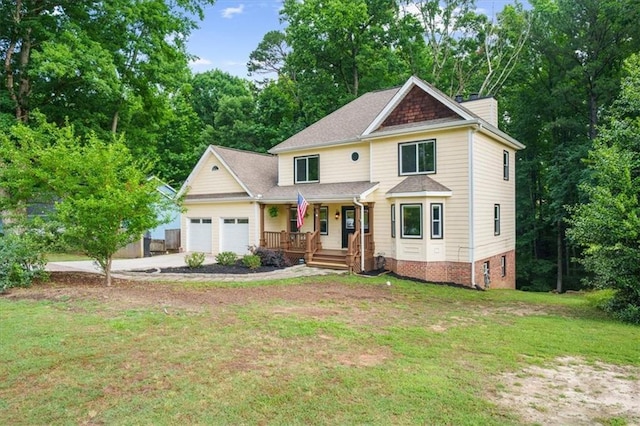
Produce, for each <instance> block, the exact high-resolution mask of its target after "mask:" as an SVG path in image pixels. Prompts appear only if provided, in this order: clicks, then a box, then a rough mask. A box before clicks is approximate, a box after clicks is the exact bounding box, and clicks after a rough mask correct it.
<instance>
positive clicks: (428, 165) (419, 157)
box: [399, 139, 436, 175]
mask: <svg viewBox="0 0 640 426" xmlns="http://www.w3.org/2000/svg"><path fill="white" fill-rule="evenodd" d="M399 150H400V154H399V157H400V160H399V163H400V165H399V167H400V174H401V175H415V174H420V173H435V172H436V141H435V139H430V140H428V141H420V142H409V143H403V144H400V146H399Z"/></svg>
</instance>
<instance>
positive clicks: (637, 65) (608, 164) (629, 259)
mask: <svg viewBox="0 0 640 426" xmlns="http://www.w3.org/2000/svg"><path fill="white" fill-rule="evenodd" d="M626 64H627V67H626V69H627V72H628V76H627V77H626V78H625V79H624V80H623V84H622V90H621V94H620V97H619V99H618V100H617V101H616V102H615V103H614V105H613V107H612V108H611V110H610V117H609V119H608V120H607V121H606V122H605V124H604V125H603V126H601V127H600V134H599V136H598V138H597V141H596V144H595V146H594V149H593V150H591V152H590V153H589V164H590V165H589V171H590V172H591V176H590V179H589V180H587V181H585V182H584V183H583V184H582V185H581V189H582V190H583V191H584V192H585V193H586V196H587V199H588V201H587V202H586V203H584V204H582V205H578V206H576V207H575V211H574V213H575V214H574V215H573V217H572V219H571V221H570V223H571V229H570V230H569V236H570V237H572V238H573V239H574V241H575V242H577V243H578V244H580V245H581V246H583V247H584V248H585V251H584V258H583V259H582V263H583V265H584V267H585V268H586V270H587V271H588V272H590V273H591V274H592V275H591V277H590V281H591V282H592V283H593V284H595V285H596V286H598V287H612V288H615V289H617V294H616V296H615V298H614V300H613V301H612V302H613V303H612V304H611V305H610V306H609V309H611V310H612V311H613V312H614V313H615V314H616V315H617V316H619V317H620V318H622V319H624V320H627V321H630V322H635V323H638V324H640V264H639V263H638V259H640V55H637V54H636V55H634V56H632V57H630V58H629V59H628V60H627V62H626Z"/></svg>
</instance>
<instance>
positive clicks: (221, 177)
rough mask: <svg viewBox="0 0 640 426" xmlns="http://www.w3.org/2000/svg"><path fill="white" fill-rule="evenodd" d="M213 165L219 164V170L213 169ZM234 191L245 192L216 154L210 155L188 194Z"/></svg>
mask: <svg viewBox="0 0 640 426" xmlns="http://www.w3.org/2000/svg"><path fill="white" fill-rule="evenodd" d="M213 166H218V170H216V171H212V170H211V169H212V168H213ZM233 192H245V190H244V189H243V188H242V186H240V184H239V183H238V181H237V180H235V178H234V177H233V176H232V175H231V173H229V171H228V170H227V169H226V168H225V167H224V166H223V165H222V163H221V162H220V161H219V160H218V159H217V158H216V157H215V156H213V155H210V156H209V158H208V159H207V161H206V162H205V163H204V166H203V167H202V168H201V169H200V171H199V172H198V174H197V175H196V176H195V177H194V179H193V181H192V182H191V187H190V188H189V192H188V193H187V194H190V195H197V194H221V193H233Z"/></svg>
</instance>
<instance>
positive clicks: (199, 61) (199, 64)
mask: <svg viewBox="0 0 640 426" xmlns="http://www.w3.org/2000/svg"><path fill="white" fill-rule="evenodd" d="M211 64H212V62H211V61H210V60H208V59H202V58H198V59H195V60H193V61H191V62H189V65H190V66H192V67H206V66H208V65H211Z"/></svg>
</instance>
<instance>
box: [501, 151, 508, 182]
mask: <svg viewBox="0 0 640 426" xmlns="http://www.w3.org/2000/svg"><path fill="white" fill-rule="evenodd" d="M502 179H504V180H509V151H502Z"/></svg>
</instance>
